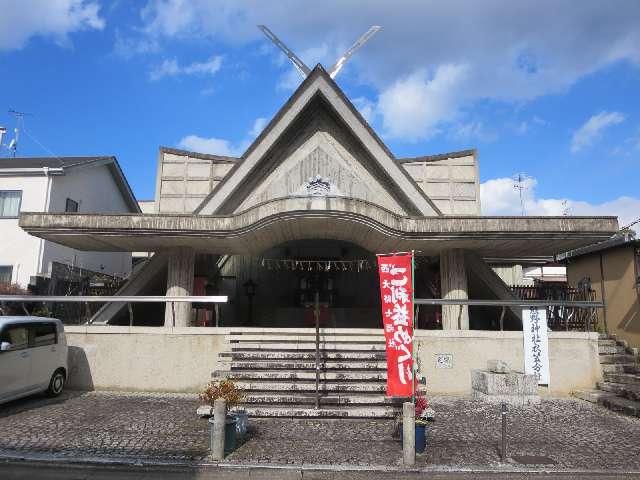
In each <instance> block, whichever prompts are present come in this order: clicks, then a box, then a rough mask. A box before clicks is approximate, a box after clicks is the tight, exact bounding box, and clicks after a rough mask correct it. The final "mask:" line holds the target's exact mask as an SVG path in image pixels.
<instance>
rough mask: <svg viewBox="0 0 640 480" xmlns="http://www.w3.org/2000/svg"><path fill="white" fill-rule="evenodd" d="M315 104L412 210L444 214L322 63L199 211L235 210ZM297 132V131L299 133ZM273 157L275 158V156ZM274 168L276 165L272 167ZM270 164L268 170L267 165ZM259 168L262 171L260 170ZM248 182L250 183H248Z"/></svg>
mask: <svg viewBox="0 0 640 480" xmlns="http://www.w3.org/2000/svg"><path fill="white" fill-rule="evenodd" d="M316 105H321V108H323V109H327V110H330V111H331V112H332V116H333V117H334V118H335V120H336V122H340V124H341V128H343V129H346V130H348V133H349V134H350V135H351V136H352V137H353V138H354V139H355V140H356V141H357V142H358V144H359V145H360V146H361V147H362V149H363V151H365V152H366V154H367V157H368V159H367V161H369V162H371V164H370V165H369V166H370V167H371V168H372V169H373V170H376V171H378V172H379V175H380V176H381V177H382V178H383V179H384V182H383V183H384V184H385V185H384V188H386V189H387V190H388V191H389V192H390V194H391V195H392V196H393V197H394V198H396V199H397V200H398V202H399V203H400V204H402V205H403V207H404V209H405V210H406V212H407V214H410V215H417V216H440V215H442V213H441V212H440V210H439V209H438V208H437V207H436V205H435V204H434V203H433V201H431V199H430V198H428V197H427V195H426V194H425V193H424V192H423V191H422V189H421V188H420V187H419V186H418V184H417V183H416V182H415V181H414V180H413V179H412V178H411V176H410V175H409V174H408V173H407V172H406V170H405V169H404V168H402V166H401V165H400V163H399V162H398V161H397V159H396V158H395V157H394V156H393V154H392V153H391V152H390V151H389V149H388V148H387V147H386V145H385V144H384V143H383V142H382V140H381V139H380V138H379V137H378V136H377V135H376V133H375V132H374V131H373V130H372V129H371V127H370V126H369V125H368V124H367V122H366V121H365V120H364V118H362V116H361V115H360V114H359V112H358V111H357V109H356V108H355V107H354V106H353V104H352V103H351V102H350V101H349V100H348V99H347V97H346V96H345V95H344V93H343V92H342V90H340V88H339V87H338V86H337V85H336V83H335V82H334V81H333V80H332V79H331V78H330V77H329V75H328V74H327V72H326V71H325V70H324V68H322V66H321V65H317V66H316V67H315V68H314V69H313V71H312V72H311V74H309V76H308V77H307V78H306V79H305V81H304V82H303V83H302V84H301V85H300V87H298V89H297V90H296V92H295V93H294V94H293V95H292V96H291V98H290V99H289V100H288V101H287V103H286V104H285V105H284V106H283V107H282V108H281V109H280V111H279V112H278V114H277V115H276V116H275V117H274V118H273V120H271V122H270V123H269V125H268V126H267V127H266V128H265V130H264V131H263V132H262V133H261V134H260V136H259V137H258V138H256V140H255V141H254V142H253V143H252V144H251V146H250V147H249V148H248V149H247V151H246V152H245V153H244V155H243V156H242V159H241V160H240V161H239V162H238V163H237V164H236V165H235V166H234V167H233V169H232V170H231V171H230V172H229V173H228V174H227V175H226V177H225V179H224V180H223V181H222V182H221V183H220V184H219V185H217V187H216V188H215V189H214V190H213V191H212V192H211V193H210V194H209V195H208V196H207V197H206V198H205V199H204V201H203V202H202V204H201V205H200V206H199V207H198V208H197V209H196V210H195V212H194V213H199V214H220V213H231V211H233V210H234V209H235V207H237V206H238V205H240V203H242V200H244V199H245V198H246V197H247V196H248V195H250V194H251V191H252V188H250V186H253V187H255V186H256V184H257V183H259V182H261V181H262V180H263V176H265V174H264V172H265V171H269V170H268V169H266V166H265V162H267V161H268V160H267V158H268V157H269V154H270V152H271V151H272V149H273V148H274V146H275V145H277V144H278V142H280V143H282V141H283V139H284V138H285V137H286V138H289V137H292V135H291V131H290V127H291V126H292V124H294V123H295V122H296V121H298V122H299V123H300V122H302V123H304V122H303V121H302V120H301V118H303V116H304V115H307V116H309V111H313V109H314V108H316V109H317V108H318V107H316ZM294 133H295V132H294ZM270 161H271V162H273V161H274V160H273V159H271V160H270ZM269 168H271V169H273V167H269ZM265 169H266V170H265ZM256 173H259V174H256ZM243 186H244V187H245V188H243Z"/></svg>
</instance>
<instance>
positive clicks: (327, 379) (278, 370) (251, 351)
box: [212, 331, 401, 418]
mask: <svg viewBox="0 0 640 480" xmlns="http://www.w3.org/2000/svg"><path fill="white" fill-rule="evenodd" d="M226 341H227V351H226V352H223V353H221V354H220V355H219V360H220V362H219V366H218V369H217V370H216V371H215V372H213V374H212V376H213V377H214V378H228V379H231V380H233V381H234V382H235V384H236V386H237V387H238V388H239V389H241V390H242V391H243V392H244V394H245V395H246V400H245V402H244V403H243V408H245V409H246V410H247V412H248V413H249V415H251V416H257V417H335V418H344V417H354V418H370V417H374V418H392V417H394V416H395V415H396V414H397V413H398V412H399V411H400V408H401V403H398V402H397V401H394V400H392V399H387V398H386V397H385V394H386V386H387V373H386V367H387V363H386V353H385V341H384V336H383V335H382V332H381V331H380V333H379V334H378V333H375V334H372V333H368V332H366V331H364V332H363V331H359V332H358V331H354V332H345V334H342V332H338V333H336V332H332V333H323V334H322V335H321V337H320V343H319V348H320V352H319V357H320V358H319V360H320V363H319V366H320V381H319V393H320V409H315V402H316V399H315V389H316V384H315V379H316V370H315V369H316V343H315V333H313V332H312V331H311V332H308V331H305V332H299V331H298V332H281V331H275V332H274V331H265V332H256V331H251V332H247V333H242V332H232V333H231V334H229V335H227V336H226Z"/></svg>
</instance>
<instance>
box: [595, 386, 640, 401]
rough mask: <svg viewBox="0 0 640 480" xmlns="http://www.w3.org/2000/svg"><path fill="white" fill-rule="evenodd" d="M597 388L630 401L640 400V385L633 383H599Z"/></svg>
mask: <svg viewBox="0 0 640 480" xmlns="http://www.w3.org/2000/svg"><path fill="white" fill-rule="evenodd" d="M597 387H598V388H599V389H600V390H602V391H604V392H610V393H615V394H616V395H618V396H620V397H624V398H628V399H630V400H640V385H636V384H632V383H614V382H598V383H597Z"/></svg>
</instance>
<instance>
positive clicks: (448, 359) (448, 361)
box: [436, 353, 453, 368]
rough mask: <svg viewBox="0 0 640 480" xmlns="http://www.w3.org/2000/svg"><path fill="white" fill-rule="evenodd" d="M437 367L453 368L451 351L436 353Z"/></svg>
mask: <svg viewBox="0 0 640 480" xmlns="http://www.w3.org/2000/svg"><path fill="white" fill-rule="evenodd" d="M436 368H453V354H451V353H438V354H436Z"/></svg>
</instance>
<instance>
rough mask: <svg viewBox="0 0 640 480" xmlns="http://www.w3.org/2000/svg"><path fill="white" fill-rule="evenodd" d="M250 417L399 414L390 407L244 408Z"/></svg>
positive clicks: (375, 416)
mask: <svg viewBox="0 0 640 480" xmlns="http://www.w3.org/2000/svg"><path fill="white" fill-rule="evenodd" d="M243 408H244V409H245V410H246V411H247V413H248V414H249V416H250V417H287V418H372V417H374V418H395V416H396V415H397V412H396V411H395V410H393V409H390V408H389V407H384V406H383V407H376V406H341V407H340V408H331V407H325V408H320V409H318V410H316V409H315V408H304V407H302V406H253V405H246V406H244V407H243Z"/></svg>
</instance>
